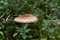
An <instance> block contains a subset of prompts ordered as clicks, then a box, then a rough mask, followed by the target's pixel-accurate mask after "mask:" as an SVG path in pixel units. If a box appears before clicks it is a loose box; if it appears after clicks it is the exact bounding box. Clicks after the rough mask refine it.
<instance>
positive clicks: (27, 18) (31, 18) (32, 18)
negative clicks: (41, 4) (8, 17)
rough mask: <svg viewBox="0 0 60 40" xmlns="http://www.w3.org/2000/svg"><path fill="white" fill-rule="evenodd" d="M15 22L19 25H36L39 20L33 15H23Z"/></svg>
mask: <svg viewBox="0 0 60 40" xmlns="http://www.w3.org/2000/svg"><path fill="white" fill-rule="evenodd" d="M14 21H15V22H18V23H34V22H37V21H38V18H37V17H36V16H34V15H31V14H23V15H19V16H18V17H16V18H15V19H14Z"/></svg>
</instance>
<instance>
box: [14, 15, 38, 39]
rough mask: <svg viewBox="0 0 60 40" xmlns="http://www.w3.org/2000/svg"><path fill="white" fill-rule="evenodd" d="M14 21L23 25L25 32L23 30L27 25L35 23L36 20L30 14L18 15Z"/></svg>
mask: <svg viewBox="0 0 60 40" xmlns="http://www.w3.org/2000/svg"><path fill="white" fill-rule="evenodd" d="M14 21H15V22H17V23H22V24H24V26H23V30H25V29H24V28H27V27H28V24H29V23H34V22H37V21H38V18H37V17H36V16H34V15H32V14H23V15H19V16H18V17H16V18H14ZM22 38H23V37H22ZM23 39H24V40H25V39H26V38H23Z"/></svg>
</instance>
